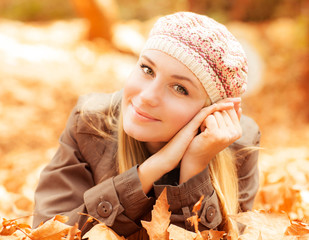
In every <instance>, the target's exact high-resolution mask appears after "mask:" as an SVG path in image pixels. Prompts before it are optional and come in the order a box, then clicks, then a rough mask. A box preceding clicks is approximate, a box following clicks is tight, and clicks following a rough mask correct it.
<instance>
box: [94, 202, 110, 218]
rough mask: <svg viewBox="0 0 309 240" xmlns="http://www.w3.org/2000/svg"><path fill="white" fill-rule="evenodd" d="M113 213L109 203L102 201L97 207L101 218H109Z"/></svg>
mask: <svg viewBox="0 0 309 240" xmlns="http://www.w3.org/2000/svg"><path fill="white" fill-rule="evenodd" d="M112 211H113V206H112V204H111V203H110V202H107V201H102V202H100V203H99V205H98V207H97V212H98V214H99V215H100V216H101V217H104V218H106V217H109V215H111V213H112Z"/></svg>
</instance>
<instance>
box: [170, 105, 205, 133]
mask: <svg viewBox="0 0 309 240" xmlns="http://www.w3.org/2000/svg"><path fill="white" fill-rule="evenodd" d="M179 106H180V107H177V108H175V107H174V108H172V109H170V111H168V112H169V116H170V118H169V128H170V129H173V132H175V133H176V132H178V131H179V130H180V129H182V128H183V127H184V126H185V125H187V124H188V123H189V122H190V121H191V120H192V119H193V118H194V116H195V115H196V114H197V113H198V112H199V111H200V110H201V109H202V105H201V106H199V105H198V104H192V105H184V104H183V105H179Z"/></svg>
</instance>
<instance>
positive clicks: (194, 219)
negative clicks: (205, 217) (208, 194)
mask: <svg viewBox="0 0 309 240" xmlns="http://www.w3.org/2000/svg"><path fill="white" fill-rule="evenodd" d="M203 199H204V195H202V196H201V198H200V200H198V202H197V203H195V204H194V206H193V210H192V212H194V214H195V215H194V216H192V217H189V218H188V219H187V221H189V222H190V223H191V226H194V230H195V232H196V234H197V237H196V239H203V237H202V235H201V233H200V231H199V230H198V223H199V221H201V219H199V217H198V215H197V212H198V211H199V210H200V209H201V205H202V201H203Z"/></svg>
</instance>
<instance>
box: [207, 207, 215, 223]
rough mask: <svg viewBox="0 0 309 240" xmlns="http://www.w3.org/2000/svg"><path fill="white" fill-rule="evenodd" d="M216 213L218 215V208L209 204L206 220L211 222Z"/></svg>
mask: <svg viewBox="0 0 309 240" xmlns="http://www.w3.org/2000/svg"><path fill="white" fill-rule="evenodd" d="M215 215H216V209H215V207H214V206H209V207H208V208H207V209H206V220H207V222H209V223H211V222H212V220H214V218H215Z"/></svg>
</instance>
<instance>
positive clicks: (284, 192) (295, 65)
mask: <svg viewBox="0 0 309 240" xmlns="http://www.w3.org/2000/svg"><path fill="white" fill-rule="evenodd" d="M183 10H185V11H193V12H197V13H200V14H205V15H208V16H210V17H213V18H214V19H216V20H217V21H219V22H221V23H223V24H225V25H226V26H227V28H228V29H229V30H230V31H231V32H232V33H233V34H234V35H235V36H236V38H237V39H238V40H239V41H240V42H241V43H242V45H243V47H244V49H245V52H246V53H247V56H248V61H249V87H248V92H247V93H246V94H245V95H244V98H243V103H242V106H243V112H244V114H246V115H249V116H251V117H252V118H254V119H255V121H256V122H257V123H258V125H259V126H260V128H261V131H262V141H261V147H262V149H261V151H260V160H259V165H260V173H261V174H260V175H261V179H260V180H261V187H260V191H259V193H258V196H257V198H256V203H255V209H264V210H270V211H272V212H280V211H285V212H287V213H288V214H289V216H290V217H291V218H292V219H299V220H307V221H308V220H309V184H308V183H309V173H308V169H309V107H308V102H309V79H308V78H309V66H308V62H309V61H308V60H309V1H307V0H217V1H211V0H178V1H176V0H170V1H166V0H88V1H85V0H43V1H42V0H1V1H0V84H1V85H0V156H1V165H0V217H6V218H16V217H20V216H28V215H31V214H32V209H33V194H34V190H35V187H36V184H37V181H38V177H39V173H40V171H41V170H42V168H43V167H44V166H45V165H46V163H47V162H48V161H49V160H50V159H51V158H52V156H53V154H54V153H55V151H56V149H57V146H58V138H59V136H60V134H61V132H62V130H63V129H64V127H65V123H66V120H67V117H68V115H69V113H70V111H71V109H72V108H73V106H74V105H75V103H76V101H77V98H78V96H80V95H82V94H86V93H89V92H112V91H115V90H118V89H121V88H122V86H123V83H124V81H125V79H126V77H127V76H128V74H129V73H130V70H131V68H132V67H133V65H134V64H135V62H136V60H137V56H138V53H139V51H140V50H141V48H142V46H143V43H144V41H145V39H146V37H147V34H148V32H149V30H150V28H151V27H152V25H153V23H154V22H155V20H156V19H157V18H158V17H159V16H161V15H165V14H168V13H173V12H175V11H183ZM24 221H28V222H29V223H31V217H26V218H24Z"/></svg>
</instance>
